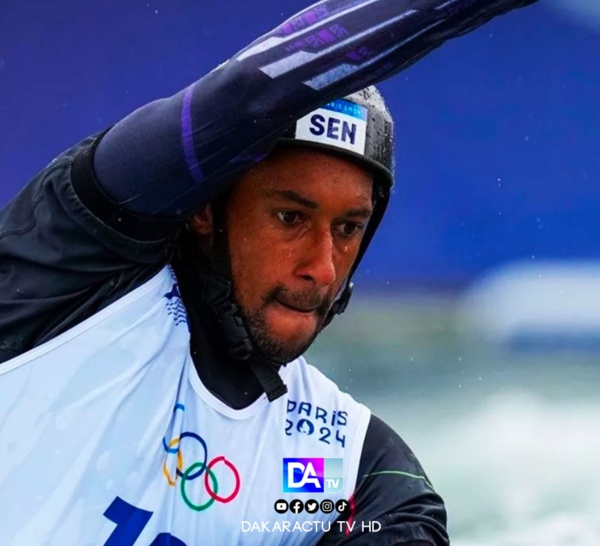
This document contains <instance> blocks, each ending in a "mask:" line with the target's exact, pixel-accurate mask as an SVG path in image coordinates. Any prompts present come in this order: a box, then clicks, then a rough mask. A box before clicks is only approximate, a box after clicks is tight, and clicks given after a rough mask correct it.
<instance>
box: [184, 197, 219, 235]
mask: <svg viewBox="0 0 600 546" xmlns="http://www.w3.org/2000/svg"><path fill="white" fill-rule="evenodd" d="M188 225H189V227H190V230H191V231H192V233H195V234H196V235H211V234H212V233H213V231H214V226H213V214H212V208H211V206H210V204H208V205H206V206H205V207H204V208H203V209H201V210H199V211H198V212H197V213H196V214H194V216H192V217H191V219H190V221H189V222H188Z"/></svg>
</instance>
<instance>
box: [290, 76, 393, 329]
mask: <svg viewBox="0 0 600 546" xmlns="http://www.w3.org/2000/svg"><path fill="white" fill-rule="evenodd" d="M279 145H281V146H303V147H306V146H308V147H311V148H318V149H321V150H324V151H327V152H331V153H333V154H336V155H339V156H342V157H345V158H348V159H351V160H354V161H356V162H357V163H359V164H361V165H363V166H364V167H366V168H367V169H369V170H370V171H371V172H373V173H374V175H375V179H374V187H373V199H374V206H373V215H372V217H371V219H370V221H369V224H368V226H367V230H366V231H365V234H364V238H363V241H362V244H361V247H360V250H359V253H358V256H357V258H356V261H355V262H354V264H353V266H352V270H351V272H350V277H349V279H348V282H347V283H346V286H345V287H344V289H343V291H342V293H341V294H340V295H339V296H338V299H337V301H336V303H335V304H334V306H333V307H332V309H331V311H330V313H329V316H328V317H327V320H326V322H325V324H329V322H331V320H332V319H333V317H334V316H335V315H336V314H339V313H342V312H343V311H344V309H345V308H346V306H347V305H348V300H349V299H350V295H351V293H352V283H351V281H350V278H351V277H352V275H353V274H354V272H355V271H356V268H357V267H358V264H359V263H360V261H361V259H362V257H363V255H364V253H365V251H366V250H367V247H368V246H369V243H370V242H371V239H372V238H373V235H374V234H375V231H376V230H377V227H378V226H379V223H380V222H381V219H382V217H383V215H384V213H385V210H386V208H387V205H388V202H389V198H390V192H391V188H392V186H393V184H394V174H393V173H394V122H393V120H392V116H391V114H390V112H389V110H388V109H387V106H386V105H385V101H384V100H383V97H382V96H381V94H380V93H379V91H378V90H377V89H376V88H375V87H367V88H366V89H362V90H361V91H358V92H356V93H353V94H352V95H348V96H347V97H344V98H343V99H338V100H334V101H331V102H329V103H327V104H325V105H323V106H322V107H321V108H318V109H317V110H314V111H313V112H311V113H309V114H308V115H306V116H304V117H302V118H300V119H299V120H298V121H296V122H295V123H294V124H293V125H292V126H291V127H290V128H289V129H288V130H287V131H286V132H285V133H284V135H283V136H282V137H281V138H280V140H279Z"/></svg>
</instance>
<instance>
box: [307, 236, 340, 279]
mask: <svg viewBox="0 0 600 546" xmlns="http://www.w3.org/2000/svg"><path fill="white" fill-rule="evenodd" d="M334 252H335V249H334V245H333V236H332V234H331V231H330V230H319V231H318V232H316V233H315V235H314V236H313V237H311V238H310V240H309V241H307V243H306V248H305V250H304V256H303V260H302V261H301V264H300V266H299V268H298V270H297V273H298V274H299V275H300V276H302V277H305V278H307V279H310V280H312V281H313V282H314V283H315V284H317V285H320V286H329V285H330V284H331V283H333V281H335V279H336V271H335V263H334Z"/></svg>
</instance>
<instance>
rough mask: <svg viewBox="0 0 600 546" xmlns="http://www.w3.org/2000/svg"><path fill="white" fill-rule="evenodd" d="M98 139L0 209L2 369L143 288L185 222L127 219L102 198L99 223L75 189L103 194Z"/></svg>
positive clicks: (56, 163)
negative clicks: (95, 162) (95, 158)
mask: <svg viewBox="0 0 600 546" xmlns="http://www.w3.org/2000/svg"><path fill="white" fill-rule="evenodd" d="M97 140H98V137H90V138H88V139H86V140H84V141H83V142H81V143H80V144H78V145H76V146H75V147H73V148H72V149H70V150H68V151H67V152H65V153H64V154H62V155H61V156H59V157H58V158H56V159H55V160H54V161H53V162H52V163H51V164H50V165H49V166H48V167H47V168H46V169H44V170H43V171H42V172H41V173H40V174H38V176H36V177H35V178H34V179H33V180H32V181H31V182H30V183H29V184H27V185H26V186H25V187H24V188H23V190H22V191H21V192H20V193H19V194H18V195H17V196H16V197H15V198H14V199H13V200H12V201H11V202H10V203H9V204H8V205H7V206H6V207H4V208H3V209H2V210H0V363H1V362H5V361H6V360H9V359H11V358H13V357H15V356H18V355H19V354H21V353H23V352H25V351H27V350H29V349H31V348H32V347H35V346H37V345H40V344H41V343H44V342H45V341H48V340H49V339H52V338H53V337H55V336H56V335H58V334H60V333H61V332H63V331H65V330H67V329H68V328H69V327H71V326H73V325H74V324H76V323H78V322H81V321H82V320H84V319H85V318H87V317H89V316H91V315H92V314H94V313H95V312H97V311H98V310H99V309H101V308H103V307H105V306H107V305H109V304H110V303H112V302H113V301H115V300H117V299H119V297H121V296H122V295H123V294H125V293H127V292H129V291H130V290H132V289H133V288H136V287H137V286H139V285H140V284H143V283H144V282H145V281H146V280H148V279H149V278H150V277H151V276H152V275H153V274H154V273H156V271H157V270H158V269H159V268H160V267H162V265H164V263H165V262H166V260H167V258H168V256H169V252H170V248H171V246H172V241H173V238H174V236H175V234H176V231H177V228H178V226H179V225H180V224H179V223H177V224H173V222H172V221H170V220H165V221H164V222H162V221H161V220H160V219H156V218H154V219H150V218H147V219H145V218H140V217H136V216H135V215H131V214H128V213H123V212H122V211H121V210H120V209H119V207H116V206H114V205H111V206H109V202H108V200H107V199H101V198H100V197H99V195H96V196H95V205H94V208H96V209H99V208H100V207H102V206H106V207H108V208H110V212H108V211H107V212H106V214H104V216H105V220H104V221H101V220H99V219H98V217H97V216H96V214H95V213H94V211H92V210H90V208H88V207H86V206H84V204H83V203H82V201H81V199H80V198H79V196H78V195H77V194H76V192H75V191H74V188H73V182H74V181H75V180H76V181H77V183H78V184H79V185H80V186H87V187H89V188H97V185H96V184H95V182H94V180H93V172H92V169H91V161H90V158H91V151H92V148H93V146H94V144H95V143H96V142H97ZM96 191H98V190H96ZM137 236H139V237H137ZM136 237H137V238H136Z"/></svg>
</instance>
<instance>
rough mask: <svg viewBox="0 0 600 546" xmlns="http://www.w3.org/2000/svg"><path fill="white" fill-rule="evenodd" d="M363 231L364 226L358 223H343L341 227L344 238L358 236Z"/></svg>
mask: <svg viewBox="0 0 600 546" xmlns="http://www.w3.org/2000/svg"><path fill="white" fill-rule="evenodd" d="M363 229H364V226H363V225H362V224H358V223H357V222H343V223H342V224H340V227H339V230H340V233H341V235H342V236H344V237H352V236H353V235H358V234H359V233H361V232H362V231H363Z"/></svg>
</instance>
